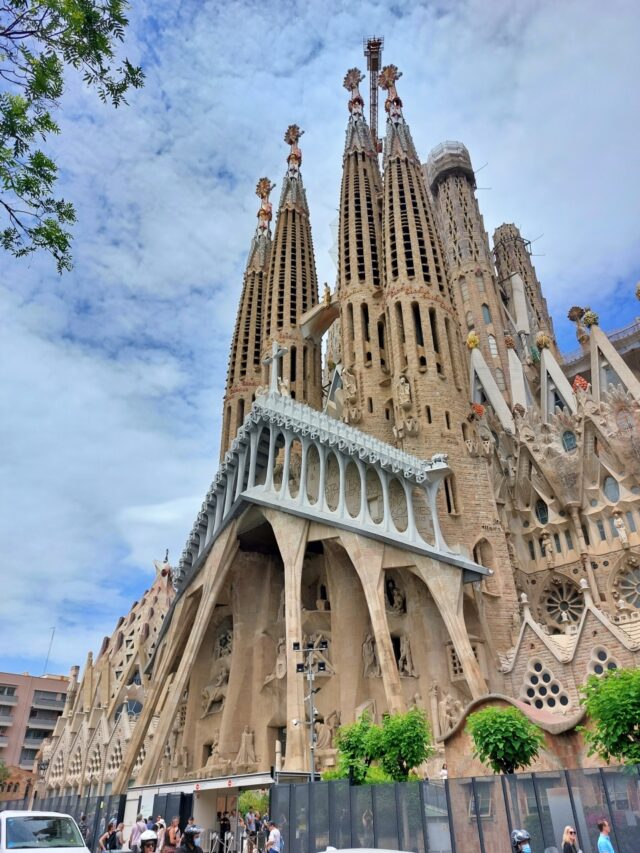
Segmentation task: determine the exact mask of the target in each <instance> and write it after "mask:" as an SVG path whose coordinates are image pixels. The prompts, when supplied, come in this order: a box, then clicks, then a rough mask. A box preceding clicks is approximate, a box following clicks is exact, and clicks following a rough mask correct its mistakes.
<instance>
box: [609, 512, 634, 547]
mask: <svg viewBox="0 0 640 853" xmlns="http://www.w3.org/2000/svg"><path fill="white" fill-rule="evenodd" d="M613 519H614V520H613V524H614V527H615V528H616V530H617V531H618V538H619V539H620V543H621V545H622V547H623V548H625V549H627V548H629V547H630V546H629V534H628V533H627V526H626V524H625V523H624V518H623V517H622V513H621V512H620V510H616V511H615V512H614V513H613Z"/></svg>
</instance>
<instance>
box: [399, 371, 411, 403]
mask: <svg viewBox="0 0 640 853" xmlns="http://www.w3.org/2000/svg"><path fill="white" fill-rule="evenodd" d="M396 391H397V392H398V406H399V407H400V408H401V409H410V408H411V385H409V380H408V379H407V377H406V376H401V377H400V378H399V379H398V381H397V383H396Z"/></svg>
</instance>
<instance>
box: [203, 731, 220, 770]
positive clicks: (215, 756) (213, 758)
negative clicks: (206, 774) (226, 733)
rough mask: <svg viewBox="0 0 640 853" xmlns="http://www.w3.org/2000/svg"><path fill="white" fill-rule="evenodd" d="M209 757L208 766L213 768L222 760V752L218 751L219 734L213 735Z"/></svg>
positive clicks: (206, 765)
mask: <svg viewBox="0 0 640 853" xmlns="http://www.w3.org/2000/svg"><path fill="white" fill-rule="evenodd" d="M209 750H210V751H209V757H208V758H207V763H206V764H205V767H206V768H212V767H213V766H214V765H215V764H216V763H217V762H218V761H219V760H220V752H219V751H218V735H217V734H215V735H214V736H213V740H212V741H211V744H210V747H209Z"/></svg>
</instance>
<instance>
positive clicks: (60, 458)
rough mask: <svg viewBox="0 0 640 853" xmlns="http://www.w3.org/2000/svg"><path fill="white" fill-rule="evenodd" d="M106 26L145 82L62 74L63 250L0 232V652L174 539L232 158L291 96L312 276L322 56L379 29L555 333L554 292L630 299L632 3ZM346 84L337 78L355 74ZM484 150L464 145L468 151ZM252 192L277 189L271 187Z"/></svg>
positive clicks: (78, 640) (86, 638)
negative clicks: (470, 171) (73, 212)
mask: <svg viewBox="0 0 640 853" xmlns="http://www.w3.org/2000/svg"><path fill="white" fill-rule="evenodd" d="M133 5H134V8H133V9H132V10H131V25H130V28H129V32H128V36H127V42H126V52H127V54H128V55H129V57H130V58H131V59H133V60H135V61H136V62H139V63H141V64H142V65H143V66H144V69H145V72H146V75H147V82H146V86H145V88H144V90H142V91H141V92H136V93H134V94H133V95H132V96H131V98H130V106H129V107H128V108H122V109H119V110H118V111H114V110H112V109H109V108H107V107H104V106H102V105H101V104H100V103H99V101H98V99H97V97H96V96H95V94H94V93H91V92H87V91H85V90H84V89H83V87H82V84H81V83H80V82H79V81H78V80H77V79H76V78H74V77H73V76H71V77H70V78H69V88H68V93H67V96H66V98H65V101H64V108H63V110H62V113H61V115H60V120H61V125H62V134H61V136H60V137H59V138H58V139H56V140H55V142H52V143H51V145H50V148H49V150H50V151H51V152H52V153H53V154H54V156H55V157H56V159H57V161H58V163H59V164H60V167H61V181H60V185H61V186H60V193H61V194H62V195H64V197H65V198H68V199H70V200H73V202H74V203H75V205H76V207H77V212H78V218H79V222H78V225H77V227H76V229H75V244H74V259H75V268H74V271H73V272H72V273H68V274H65V275H64V276H63V277H58V276H57V274H56V272H55V267H54V264H53V263H52V262H51V261H50V260H49V259H48V258H47V257H36V258H33V259H30V260H28V261H26V262H25V261H24V260H22V261H13V260H11V259H9V258H7V257H2V258H0V299H1V310H2V317H3V333H2V337H1V340H0V389H1V390H0V394H1V399H2V416H1V418H0V448H1V451H0V456H1V463H2V470H1V471H0V499H1V502H2V511H1V513H0V542H1V544H2V557H3V581H4V582H3V594H2V597H1V600H0V669H10V670H12V669H16V670H19V671H22V670H29V671H31V672H32V673H34V674H40V673H41V672H42V669H43V666H44V660H45V656H46V652H47V647H48V644H49V639H50V635H51V628H52V627H54V626H55V627H56V636H55V641H54V644H53V651H52V656H51V661H50V664H49V667H48V669H49V671H66V670H67V669H68V667H69V666H70V665H71V664H73V663H80V664H81V663H83V662H84V659H85V656H86V652H87V650H88V649H90V648H92V649H94V650H95V649H96V648H97V647H98V646H99V643H100V640H101V637H102V636H103V635H104V634H105V633H109V634H110V633H111V631H112V630H113V627H114V624H115V621H116V619H117V617H118V615H120V614H121V613H126V612H127V611H128V609H129V606H130V604H131V602H132V601H133V600H134V599H135V598H138V597H139V596H140V595H141V593H142V591H143V590H144V589H145V588H146V587H147V586H148V584H149V582H150V581H151V579H152V578H153V576H154V569H153V565H152V560H153V559H154V558H156V559H161V558H162V556H163V554H164V551H165V548H169V549H170V554H171V557H172V558H174V559H175V560H177V558H178V557H179V555H180V552H181V550H182V547H183V544H184V541H185V538H186V535H187V533H188V532H189V530H190V527H191V524H192V521H193V519H194V517H195V514H196V512H197V510H198V508H199V505H200V503H201V501H202V498H203V496H204V494H205V492H206V489H207V487H208V485H209V483H210V481H211V479H212V477H213V475H214V473H215V470H216V467H217V457H218V437H219V430H220V409H221V399H222V393H223V386H224V380H225V371H226V363H227V354H228V347H229V340H230V335H231V330H232V325H233V321H234V317H235V310H236V305H237V300H238V296H239V293H240V287H241V282H242V270H243V266H244V259H245V256H246V252H247V249H248V246H249V241H250V238H251V234H252V232H253V229H254V227H255V222H256V219H255V215H256V210H257V200H256V197H255V195H254V194H253V193H254V187H255V183H256V181H257V179H258V178H259V177H261V176H262V175H268V176H270V177H271V178H273V179H274V180H275V181H280V179H281V177H282V175H283V172H284V168H285V155H286V146H285V145H284V143H283V141H282V136H283V133H284V130H285V128H286V126H287V125H288V124H289V123H291V122H297V123H298V124H300V125H301V126H302V127H303V128H304V129H305V131H306V133H305V136H304V137H303V139H302V147H303V153H304V163H303V174H304V180H305V184H306V187H307V194H308V198H309V203H310V207H311V212H312V222H313V229H314V242H315V247H316V256H317V265H318V274H319V279H320V281H321V282H322V281H325V280H326V281H329V282H330V283H331V284H333V282H334V278H335V269H334V267H333V263H332V261H331V258H330V255H329V250H330V247H331V243H332V233H331V229H330V223H331V222H332V221H333V220H334V219H335V216H336V207H337V204H338V195H339V181H340V165H341V149H342V144H343V140H344V135H343V134H344V127H345V122H346V119H347V110H346V93H345V92H344V90H343V89H342V88H341V83H342V78H343V75H344V73H345V71H346V70H347V69H348V68H350V67H352V66H354V65H357V66H359V67H361V68H366V65H365V64H364V62H365V61H364V59H363V57H362V48H361V46H362V38H363V36H367V35H372V34H374V33H375V34H380V35H384V38H385V49H384V56H383V59H384V60H385V61H386V62H394V63H395V64H397V65H398V66H399V67H400V69H401V70H402V71H403V77H402V79H401V81H400V83H399V91H400V94H401V96H402V98H403V101H404V104H405V116H406V117H407V120H408V121H409V123H410V125H411V128H412V132H413V137H414V139H415V141H416V144H417V145H418V147H419V149H420V151H421V153H422V155H423V156H424V158H425V159H426V156H427V154H428V152H429V151H430V149H431V148H432V147H433V146H435V145H436V144H438V143H439V142H441V141H442V140H444V139H459V140H461V141H463V142H465V143H466V145H467V146H468V148H469V150H470V152H471V156H472V159H473V162H474V165H475V167H476V168H477V169H478V168H480V167H482V170H481V171H480V172H479V174H478V184H479V186H480V187H482V189H481V190H479V198H480V204H481V209H482V211H483V214H484V217H485V223H486V226H487V230H488V231H489V233H492V232H493V229H494V228H495V227H496V226H497V225H499V224H500V223H501V222H504V221H507V222H515V223H516V224H518V225H519V227H520V228H521V230H522V233H523V234H524V235H525V236H526V237H528V238H530V239H534V238H539V239H537V240H536V241H535V243H534V244H533V245H534V251H535V254H536V257H535V264H536V267H537V270H538V273H539V276H540V278H541V280H542V283H543V286H544V288H545V292H546V295H547V297H548V300H549V303H550V306H551V309H552V311H553V312H554V314H555V316H556V318H557V319H556V329H557V332H558V334H559V338H560V341H561V344H562V347H563V349H565V350H570V349H573V348H574V346H575V339H574V338H573V337H572V330H571V329H570V328H568V326H569V324H568V323H567V322H566V321H565V320H564V319H563V318H564V316H565V315H566V311H567V308H568V307H569V306H570V305H572V304H574V303H575V302H578V303H580V304H586V303H589V302H590V303H591V305H592V307H594V308H595V309H596V310H598V311H599V312H600V316H601V324H602V325H603V327H604V328H605V329H613V328H616V327H619V326H621V325H624V324H625V323H627V322H629V321H630V320H631V319H632V318H633V317H635V316H636V314H638V313H640V312H639V311H638V305H637V302H636V300H635V298H634V295H633V291H634V287H635V283H636V281H637V280H638V279H639V278H640V242H639V237H640V214H639V208H640V144H639V143H640V120H639V116H638V109H639V106H640V103H639V101H638V89H637V86H638V80H639V79H640V51H639V50H638V44H640V16H639V15H638V11H637V4H635V3H634V2H633V0H628V2H623V1H622V2H616V0H612V1H611V2H609V3H607V4H602V3H601V2H595V0H578V1H577V2H572V0H563V2H562V3H558V2H554V0H550V2H548V1H547V0H537V1H536V2H529V0H518V2H517V3H516V2H507V0H468V2H459V3H454V2H451V3H447V2H430V3H419V2H416V0H410V2H405V0H396V2H394V3H389V2H379V3H378V2H362V3H346V2H334V0H324V1H323V2H322V3H319V2H317V3H316V2H295V0H293V1H292V0H286V2H283V0H277V2H276V0H263V2H249V0H247V2H238V0H226V2H224V3H222V2H220V0H215V2H211V0H154V2H153V3H134V4H133ZM366 91H367V84H365V85H364V86H363V94H365V93H366ZM485 164H486V165H485ZM276 198H277V191H276Z"/></svg>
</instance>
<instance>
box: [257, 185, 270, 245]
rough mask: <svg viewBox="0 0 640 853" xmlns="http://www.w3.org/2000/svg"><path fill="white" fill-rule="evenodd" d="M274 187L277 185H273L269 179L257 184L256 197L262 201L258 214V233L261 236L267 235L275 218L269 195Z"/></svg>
mask: <svg viewBox="0 0 640 853" xmlns="http://www.w3.org/2000/svg"><path fill="white" fill-rule="evenodd" d="M274 187H275V184H272V183H271V181H270V180H269V178H260V180H259V181H258V183H257V184H256V195H257V196H258V198H259V199H260V210H258V213H257V214H256V215H257V217H258V232H259V233H260V234H266V232H267V231H268V230H269V224H270V222H271V219H272V218H273V211H272V207H273V206H272V204H271V202H270V201H269V194H270V193H271V190H272V189H273V188H274Z"/></svg>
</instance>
